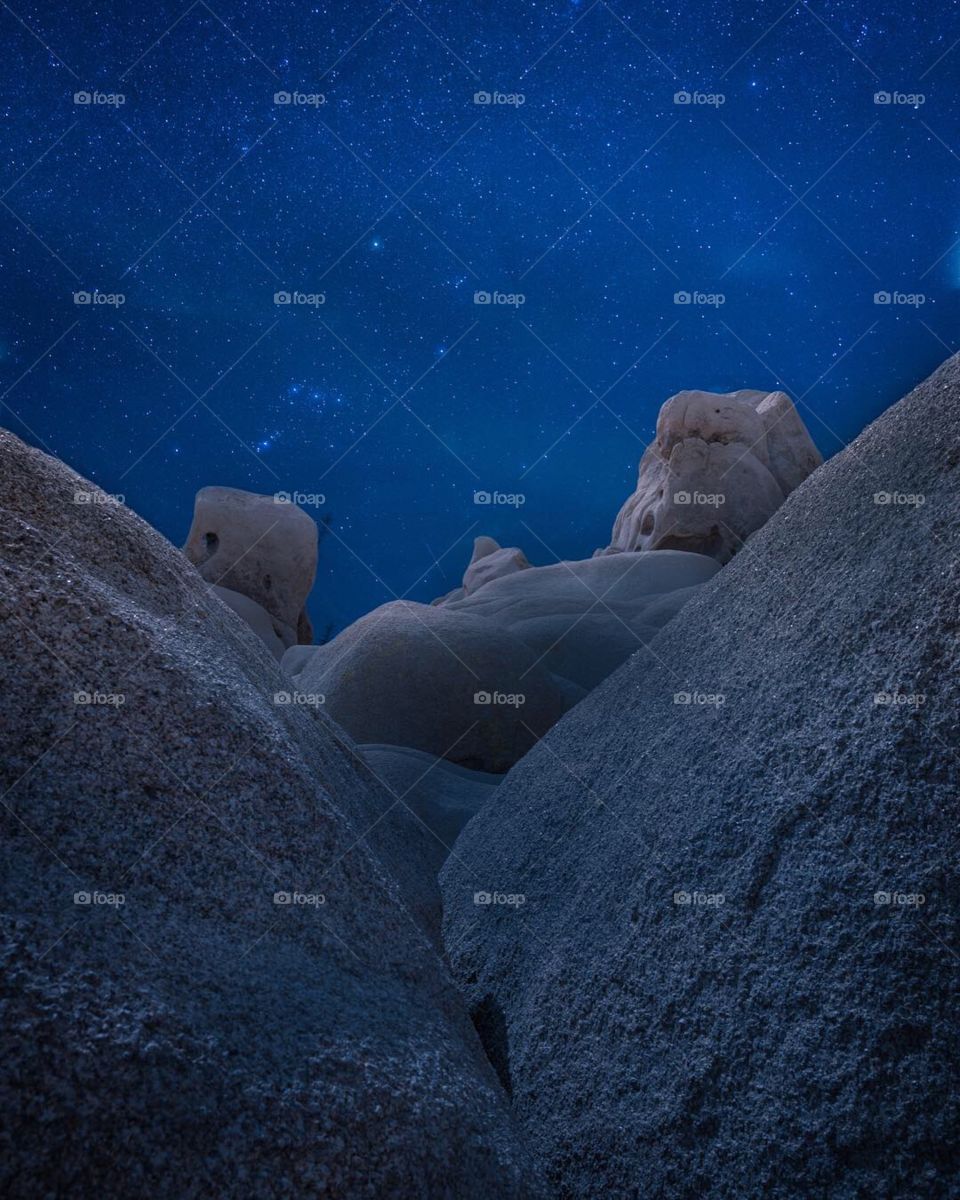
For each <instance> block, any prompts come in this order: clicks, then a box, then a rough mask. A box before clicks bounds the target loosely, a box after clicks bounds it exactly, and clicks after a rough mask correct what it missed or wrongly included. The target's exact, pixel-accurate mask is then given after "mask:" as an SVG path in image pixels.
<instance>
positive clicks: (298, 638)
mask: <svg viewBox="0 0 960 1200" xmlns="http://www.w3.org/2000/svg"><path fill="white" fill-rule="evenodd" d="M317 541H318V536H317V526H316V523H315V522H314V521H313V520H311V518H310V517H308V516H307V514H306V513H305V512H304V511H303V510H302V509H300V508H298V507H297V506H296V505H295V504H291V503H290V502H289V501H287V500H283V499H278V498H276V497H274V496H260V495H257V494H256V493H254V492H244V491H240V490H239V489H237V488H228V487H205V488H201V489H200V491H199V492H197V498H196V502H195V505H194V511H193V524H192V525H191V526H190V533H189V534H188V536H187V542H186V545H185V546H184V548H183V549H184V553H185V554H186V556H187V558H189V559H190V561H191V562H192V563H193V564H194V566H195V567H196V568H197V570H198V571H199V572H200V574H201V575H202V576H203V578H204V579H206V580H207V581H208V583H211V584H214V585H217V586H219V587H223V588H228V589H229V590H231V591H233V592H239V593H240V594H241V595H243V596H246V597H247V598H248V599H249V600H252V601H253V602H254V603H256V604H258V605H259V606H260V608H261V609H263V610H264V611H265V612H266V613H268V614H269V617H270V618H271V623H272V626H273V631H274V633H275V634H276V636H277V637H278V638H279V639H280V641H281V642H282V643H283V645H284V646H285V647H287V646H293V645H296V644H297V643H298V642H310V641H312V640H313V634H312V630H311V628H310V621H309V618H308V617H307V614H306V611H305V609H304V604H305V603H306V599H307V596H308V595H309V594H310V589H311V588H312V587H313V580H314V576H315V575H316V572H317ZM223 598H224V599H226V597H223ZM234 607H235V606H234ZM236 611H238V612H239V615H241V616H243V617H244V619H245V620H246V619H247V616H246V614H247V613H249V612H251V611H252V610H250V609H249V608H248V607H246V606H245V607H244V610H243V611H240V610H239V609H236ZM254 618H255V620H256V624H257V626H258V627H259V626H261V625H262V621H260V619H259V617H256V614H254Z"/></svg>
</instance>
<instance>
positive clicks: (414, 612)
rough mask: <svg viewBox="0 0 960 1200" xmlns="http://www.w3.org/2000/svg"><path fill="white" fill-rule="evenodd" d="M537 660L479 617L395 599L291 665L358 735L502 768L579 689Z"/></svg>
mask: <svg viewBox="0 0 960 1200" xmlns="http://www.w3.org/2000/svg"><path fill="white" fill-rule="evenodd" d="M488 586H493V585H488ZM288 654H291V652H290V651H288ZM293 655H296V658H295V659H294V658H293ZM538 658H539V656H538V655H537V654H536V653H535V652H534V651H533V650H531V649H530V647H529V646H528V645H526V644H525V643H524V642H521V641H520V640H519V639H518V638H515V637H513V636H512V635H511V634H510V633H509V632H508V631H507V630H504V629H501V628H499V627H498V626H496V625H494V624H492V623H491V622H489V621H486V620H484V619H483V618H482V617H477V616H474V615H472V614H464V613H457V614H453V613H451V612H450V611H449V607H448V606H443V607H436V606H431V605H429V604H415V603H413V602H412V601H405V600H397V601H393V602H391V603H390V604H384V605H382V606H381V607H380V608H376V609H374V610H373V612H371V613H367V615H366V616H364V617H361V618H360V620H358V621H354V623H353V624H352V625H350V626H348V628H347V629H345V630H343V632H342V633H340V634H339V635H338V636H337V637H335V638H334V639H333V641H331V642H328V643H327V644H326V645H323V646H315V647H313V648H312V650H311V651H310V652H309V653H308V654H306V655H304V654H303V653H302V652H300V651H296V650H295V651H293V652H292V655H291V662H293V661H295V662H296V663H297V665H299V666H300V670H299V673H297V674H296V675H293V676H292V677H293V679H294V682H295V684H296V687H297V689H298V690H299V691H301V692H304V693H312V694H319V695H322V696H324V697H325V711H326V712H327V713H328V714H329V715H330V716H331V717H332V718H333V719H334V720H335V721H337V722H338V723H339V724H340V725H342V726H343V727H344V729H346V730H347V732H348V733H349V734H350V735H351V737H352V738H353V739H354V740H355V741H357V742H386V743H388V744H390V745H395V746H410V747H412V748H413V749H415V750H423V751H425V752H426V753H427V754H431V755H434V756H436V757H437V758H445V759H448V760H449V761H450V762H455V763H460V764H461V765H462V766H466V767H469V768H471V769H475V770H481V771H491V772H494V773H501V772H503V771H506V770H508V769H509V768H510V767H511V766H512V765H513V764H514V763H515V762H516V761H517V760H518V759H519V758H520V757H522V755H524V754H525V753H526V752H527V750H529V749H530V747H531V746H532V745H533V743H534V742H535V741H536V740H537V738H538V737H540V736H541V734H543V733H544V732H546V730H547V729H549V728H550V726H551V725H552V724H553V723H554V722H555V721H557V720H559V719H560V717H561V716H562V715H563V713H564V712H565V711H566V710H567V708H569V707H570V705H571V704H572V703H574V702H575V700H576V699H579V697H580V696H581V695H582V694H583V693H582V692H581V691H580V690H579V689H573V690H571V687H570V685H569V684H561V683H560V682H559V681H558V680H556V679H554V678H553V676H552V675H551V674H550V673H549V671H547V670H546V668H544V667H543V666H542V665H541V664H540V663H539V661H538ZM283 666H284V669H285V670H287V669H289V666H290V664H289V663H288V661H287V659H286V656H285V657H284V663H283Z"/></svg>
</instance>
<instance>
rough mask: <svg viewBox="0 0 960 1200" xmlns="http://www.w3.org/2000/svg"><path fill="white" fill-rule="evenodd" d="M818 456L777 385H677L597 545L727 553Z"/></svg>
mask: <svg viewBox="0 0 960 1200" xmlns="http://www.w3.org/2000/svg"><path fill="white" fill-rule="evenodd" d="M822 461H823V459H822V457H821V455H820V452H819V451H818V450H817V448H816V446H815V445H814V443H813V440H812V439H811V437H810V435H809V433H808V432H807V429H806V426H805V425H804V424H803V421H802V420H801V418H800V416H799V414H798V413H797V410H796V408H795V407H794V405H793V402H792V401H791V400H790V398H789V396H787V395H786V394H785V393H784V392H757V391H749V390H741V391H738V392H728V393H723V394H720V393H715V392H700V391H686V392H678V393H677V394H676V395H675V396H671V397H670V399H669V400H667V401H666V403H665V404H664V405H663V407H662V408H661V410H660V415H659V417H658V419H657V436H656V438H655V440H654V441H653V442H652V443H651V444H650V446H648V447H647V449H646V451H645V452H644V455H643V457H642V458H641V460H640V471H639V475H638V478H637V487H636V490H635V491H634V493H633V495H631V496H630V497H629V498H628V499H627V501H626V502H625V504H624V505H623V507H622V508H621V510H620V512H619V514H618V516H617V519H616V522H615V523H614V527H613V535H612V537H611V542H610V546H609V547H608V548H607V550H606V551H604V552H603V553H611V552H617V551H622V550H667V549H676V550H692V551H695V552H697V553H700V554H708V555H710V556H711V557H713V558H716V559H718V560H719V561H720V562H727V561H729V559H730V558H732V557H733V555H734V554H735V553H736V552H737V551H738V550H739V549H740V548H741V546H742V545H743V543H744V542H745V540H746V539H747V538H748V537H749V536H750V534H752V533H754V532H755V531H756V530H757V529H759V528H760V527H761V526H762V525H763V524H764V522H765V521H766V520H767V519H768V518H769V517H770V516H771V514H772V513H774V512H775V511H776V510H777V509H778V508H779V507H780V505H781V504H782V503H783V501H784V499H785V497H786V496H787V495H788V494H789V493H790V492H791V491H792V490H793V489H794V488H795V487H796V486H797V485H798V484H799V483H801V482H802V481H803V480H804V479H805V478H806V477H807V476H808V475H809V474H810V473H811V472H812V471H813V470H814V469H815V468H816V467H818V466H819V465H820V463H821V462H822Z"/></svg>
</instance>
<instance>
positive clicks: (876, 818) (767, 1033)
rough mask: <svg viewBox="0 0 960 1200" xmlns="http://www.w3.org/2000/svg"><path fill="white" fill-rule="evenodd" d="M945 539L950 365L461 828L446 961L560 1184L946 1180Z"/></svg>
mask: <svg viewBox="0 0 960 1200" xmlns="http://www.w3.org/2000/svg"><path fill="white" fill-rule="evenodd" d="M958 528H960V359H957V358H954V359H951V360H950V361H948V362H947V363H946V364H945V365H944V366H943V367H942V368H941V369H940V370H939V371H937V372H936V373H935V374H934V375H933V376H932V377H931V378H930V379H928V380H927V381H926V382H924V383H923V384H921V385H920V386H919V387H918V388H917V389H915V391H913V392H912V393H911V394H910V395H909V396H907V397H906V398H905V399H904V400H902V401H901V402H900V403H899V404H897V405H896V406H894V407H893V408H892V409H890V410H889V411H888V412H887V413H886V414H885V415H884V416H882V417H881V418H880V419H879V420H878V421H876V422H875V423H874V424H873V425H872V426H870V427H869V428H868V429H867V430H866V431H865V432H864V433H863V434H862V435H861V436H860V437H858V438H857V439H856V441H855V442H854V443H853V444H852V445H851V446H850V447H849V448H848V449H846V450H845V451H844V452H842V453H840V454H838V455H837V456H836V457H835V458H833V459H832V460H830V461H829V462H827V463H826V465H824V466H823V467H821V468H820V469H819V470H818V471H816V472H815V473H814V474H813V475H812V476H811V477H810V478H808V479H807V480H806V482H804V483H803V484H801V485H800V487H799V488H798V489H797V490H796V491H795V492H794V493H793V494H792V495H791V496H790V497H789V499H788V500H787V501H786V503H785V504H784V505H783V506H782V507H781V508H780V509H779V511H778V512H777V513H776V514H775V515H774V516H773V517H771V519H770V520H769V521H768V522H767V524H766V525H765V526H764V527H763V529H762V530H760V531H759V532H758V533H757V534H756V535H755V536H754V537H753V538H752V539H751V540H750V541H749V543H748V544H747V546H746V547H745V548H744V549H743V550H742V551H741V552H740V553H739V554H738V555H737V556H736V557H735V558H734V560H733V561H732V562H731V563H730V564H729V565H728V566H726V567H725V568H724V569H723V571H722V572H720V574H719V575H717V576H716V577H715V578H714V579H712V580H711V581H710V582H708V583H706V584H705V585H704V586H703V588H702V589H701V590H700V591H699V592H698V594H697V595H696V596H695V597H694V598H693V599H692V600H691V601H690V602H689V604H687V605H686V607H685V608H684V609H683V610H682V612H680V613H679V615H678V616H677V617H676V618H675V619H674V620H673V621H672V622H670V624H669V625H667V626H666V628H665V629H664V630H663V631H662V632H661V633H660V635H659V636H658V637H657V638H656V639H655V640H654V641H653V642H652V643H651V646H650V651H651V653H649V654H637V655H635V656H634V657H633V658H631V659H630V661H629V662H628V663H626V664H625V665H624V666H623V667H622V668H621V669H620V670H619V671H617V672H616V673H615V674H614V675H612V676H611V677H610V678H609V679H608V680H607V681H606V682H605V683H603V684H602V685H601V686H600V687H599V688H597V689H596V690H595V691H594V692H592V693H591V694H590V695H589V696H588V697H587V698H586V699H585V700H583V701H582V702H581V703H580V704H579V705H578V706H577V708H576V709H575V710H574V711H573V712H572V713H570V714H568V715H567V716H566V717H565V718H564V720H562V721H561V722H560V723H559V724H558V725H556V726H555V727H554V728H553V729H552V730H551V731H550V733H549V734H548V735H547V736H546V737H545V738H544V739H543V740H542V741H541V742H540V743H539V744H538V745H537V747H535V748H534V750H532V751H531V753H530V754H529V755H528V756H527V757H526V758H525V759H524V760H523V762H521V763H520V764H519V765H518V766H517V767H515V768H514V770H513V771H512V772H511V773H510V774H509V776H508V777H507V779H506V780H505V781H504V782H503V784H501V786H500V787H499V788H498V789H497V791H496V793H495V794H494V796H493V797H492V799H491V800H490V802H489V803H488V804H487V805H486V806H485V807H484V808H483V810H482V811H481V812H480V814H479V815H478V816H477V817H475V818H474V819H473V820H472V821H471V822H470V824H469V825H468V826H467V827H466V829H465V830H464V832H463V834H461V836H460V838H459V839H458V840H457V843H456V845H455V847H454V849H455V851H456V853H455V856H451V858H450V859H448V860H447V864H446V866H445V868H444V873H443V876H442V879H441V882H442V886H443V891H444V904H445V914H444V935H445V941H446V945H447V950H448V954H449V957H450V961H451V963H452V965H453V968H454V971H455V974H456V976H457V977H458V978H459V979H460V981H461V983H462V986H463V988H464V990H465V992H466V994H467V996H468V998H469V1001H470V1004H471V1008H472V1011H473V1015H474V1019H475V1021H476V1023H477V1025H478V1028H480V1029H481V1031H482V1033H483V1036H484V1040H485V1044H486V1045H487V1048H488V1051H489V1053H490V1055H491V1058H492V1059H493V1061H494V1062H495V1063H496V1065H497V1067H498V1070H499V1073H500V1076H501V1078H502V1080H503V1081H504V1084H505V1086H507V1087H508V1088H509V1089H510V1090H511V1092H512V1096H513V1104H514V1111H515V1113H516V1114H517V1116H518V1118H519V1120H520V1122H521V1126H522V1129H523V1130H524V1132H525V1134H526V1137H527V1138H528V1140H529V1144H530V1145H531V1146H532V1148H533V1149H534V1151H535V1152H536V1153H537V1154H538V1156H539V1159H540V1162H541V1164H542V1166H543V1167H544V1168H545V1171H546V1173H547V1176H548V1180H549V1183H550V1185H551V1187H552V1189H553V1192H554V1194H555V1195H556V1196H559V1197H564V1198H568V1197H569V1198H573V1197H577V1198H584V1197H587V1198H589V1197H611V1196H630V1197H643V1198H645V1200H731V1198H732V1197H736V1198H738V1200H760V1198H761V1197H763V1198H765V1200H801V1198H804V1200H808V1198H810V1197H815V1196H816V1197H829V1198H830V1200H866V1198H867V1197H869V1198H870V1200H898V1198H900V1197H906V1196H909V1197H911V1200H918V1198H922V1200H943V1198H945V1197H955V1196H958V1195H960V1145H958V1143H960V1080H958V1070H960V1067H958V1064H960V1037H958V1033H960V936H958V916H960V908H958V905H960V887H958V882H957V868H958V865H960V863H958V851H960V819H958V818H960V758H958V752H960V742H958V720H960V705H958V700H960V695H958V686H960V640H958V635H960V567H958V549H960V545H958ZM478 889H486V891H487V892H489V893H491V894H495V893H496V894H499V895H500V896H501V897H503V899H502V900H501V901H500V902H491V903H489V904H484V905H479V906H478V905H477V904H476V903H475V902H474V901H475V893H476V892H477V891H478ZM511 896H513V897H515V898H516V897H517V896H522V897H523V898H524V899H523V902H522V903H517V902H516V900H515V901H514V902H513V903H510V899H509V898H510V897H511Z"/></svg>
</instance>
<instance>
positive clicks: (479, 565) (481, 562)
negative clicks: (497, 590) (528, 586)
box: [463, 537, 530, 596]
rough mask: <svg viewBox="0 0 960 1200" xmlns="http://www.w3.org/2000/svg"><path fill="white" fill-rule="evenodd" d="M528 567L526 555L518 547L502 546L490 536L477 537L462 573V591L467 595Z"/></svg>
mask: <svg viewBox="0 0 960 1200" xmlns="http://www.w3.org/2000/svg"><path fill="white" fill-rule="evenodd" d="M529 568H530V563H529V562H528V561H527V556H526V555H525V554H524V552H523V551H522V550H520V549H519V548H518V547H516V546H507V547H503V546H500V545H499V543H498V542H496V541H495V540H494V539H493V538H492V537H478V538H477V539H476V540H475V541H474V543H473V557H472V558H471V559H470V564H469V566H468V567H467V569H466V571H464V573H463V590H464V593H465V594H466V595H468V596H469V595H470V594H471V593H473V592H475V591H477V590H478V589H479V588H482V587H483V585H484V584H485V583H490V582H491V581H492V580H494V579H502V578H503V577H504V575H513V574H514V573H515V572H517V571H526V570H528V569H529Z"/></svg>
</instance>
